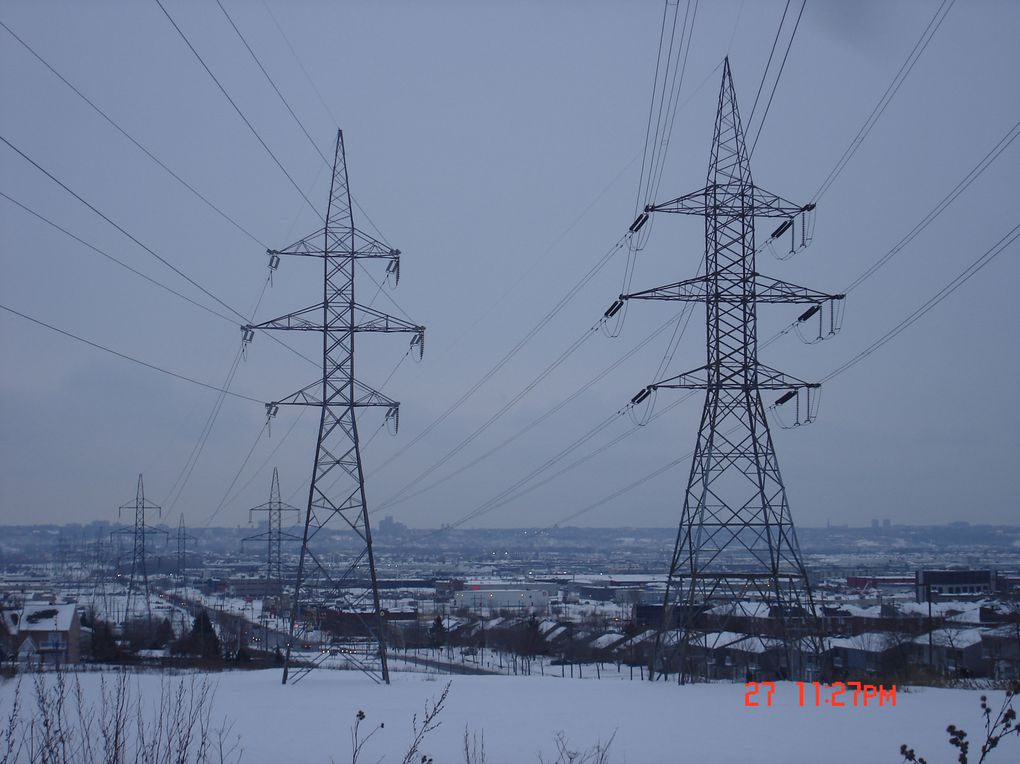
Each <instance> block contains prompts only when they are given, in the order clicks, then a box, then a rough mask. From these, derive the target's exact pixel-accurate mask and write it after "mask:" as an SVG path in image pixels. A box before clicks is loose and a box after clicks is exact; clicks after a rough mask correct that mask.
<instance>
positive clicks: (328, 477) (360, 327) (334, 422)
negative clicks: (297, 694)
mask: <svg viewBox="0 0 1020 764" xmlns="http://www.w3.org/2000/svg"><path fill="white" fill-rule="evenodd" d="M269 255H270V256H271V257H272V258H278V257H279V256H281V255H292V256H297V257H318V258H322V262H323V296H322V301H321V302H319V303H317V304H315V305H312V306H310V307H308V308H304V309H302V310H298V311H295V312H294V313H290V314H288V315H285V316H280V317H278V318H274V319H272V320H270V321H266V322H263V323H261V324H257V325H254V326H248V327H244V332H245V337H246V338H250V337H251V336H252V332H253V330H254V329H280V330H289V331H312V332H320V333H321V334H322V377H321V379H319V380H316V381H315V382H313V383H312V384H310V385H308V386H306V387H304V388H302V389H301V390H299V391H298V392H296V393H294V394H293V395H290V396H288V397H286V398H284V399H282V400H280V401H277V402H275V403H272V404H269V407H268V408H269V410H270V413H271V414H272V413H273V412H275V411H276V407H277V406H280V405H297V406H315V407H317V408H319V410H320V412H321V415H320V420H319V435H318V440H317V445H316V451H315V466H314V469H313V473H312V480H311V485H310V487H309V492H308V504H307V508H306V512H305V524H304V534H303V538H302V544H301V554H300V556H299V558H298V569H297V575H296V580H295V587H294V600H293V603H292V609H291V624H290V638H289V640H288V644H287V654H286V662H285V665H284V673H283V681H284V682H286V681H287V677H288V673H289V672H290V668H291V667H290V660H291V648H292V646H293V643H294V639H295V634H298V635H299V636H301V635H302V633H303V632H304V631H306V630H307V629H308V628H311V627H315V628H319V630H320V631H321V630H322V629H323V628H325V625H324V623H323V621H324V619H325V620H328V618H329V616H330V614H332V615H333V616H335V617H336V618H338V620H339V622H340V623H341V624H343V623H347V624H349V623H350V622H351V621H352V619H353V620H354V621H356V622H358V623H360V624H361V626H360V627H359V628H358V629H354V630H355V631H359V632H360V633H359V634H358V635H351V634H350V632H351V631H352V629H350V628H349V627H348V628H346V629H343V628H341V629H339V630H340V631H341V632H343V631H346V633H345V634H344V635H343V636H353V637H354V638H355V639H358V638H361V639H365V638H367V639H369V640H370V642H371V643H373V644H374V647H373V648H371V649H362V650H361V651H358V650H353V651H348V650H347V649H345V650H344V655H345V658H346V659H347V660H348V661H349V662H350V663H352V664H354V665H357V666H358V667H359V668H362V669H363V670H364V671H365V672H366V673H368V674H370V675H372V676H374V677H377V678H379V679H381V680H383V681H386V682H388V681H389V670H388V667H387V661H386V641H385V628H384V626H385V625H384V618H383V612H382V608H381V605H380V599H379V585H378V579H377V575H376V567H375V556H374V553H373V551H372V530H371V524H370V523H369V515H368V502H367V500H366V497H365V474H364V469H363V466H362V460H361V446H360V444H359V440H358V421H357V417H356V415H355V413H356V411H357V410H358V409H359V408H364V407H382V408H385V409H386V415H387V417H389V418H391V419H393V420H396V418H397V413H398V410H399V404H398V403H397V402H396V401H394V400H391V399H390V398H388V397H387V396H385V395H383V394H382V393H381V392H379V391H377V390H374V389H372V388H371V387H369V386H368V385H366V384H364V383H363V382H360V381H358V380H356V379H355V377H354V345H355V342H354V338H355V335H356V334H358V333H359V332H410V333H412V334H414V337H413V338H412V344H413V345H417V346H418V347H419V349H420V348H421V347H422V346H423V345H424V342H423V338H424V332H425V327H423V326H417V325H414V324H411V323H409V322H406V321H402V320H401V319H398V318H394V317H393V316H388V315H386V314H384V313H381V312H379V311H377V310H374V309H372V308H369V307H366V306H363V305H359V304H358V303H357V302H356V300H355V292H354V271H355V267H356V265H357V262H358V261H359V260H363V259H367V260H382V261H385V262H386V263H387V268H386V271H387V274H390V275H394V276H396V277H399V272H400V265H399V263H400V250H396V249H392V248H391V247H389V246H387V245H385V244H384V243H382V242H380V241H378V240H376V239H374V238H372V237H371V236H369V235H368V234H366V233H363V232H362V231H359V230H358V229H357V228H355V227H354V219H353V215H352V211H351V196H350V189H349V186H348V178H347V162H346V157H345V154H344V140H343V131H338V132H337V140H336V154H335V159H334V163H333V179H332V183H331V185H330V192H329V206H328V208H327V211H326V218H325V225H324V226H323V227H322V228H320V229H319V230H318V231H316V232H314V233H312V234H310V235H309V236H306V237H305V238H303V239H301V240H300V241H297V242H295V243H294V244H291V245H290V246H288V247H285V248H284V249H281V250H271V251H270V252H269ZM327 526H332V527H333V528H340V529H344V530H347V531H350V532H352V533H353V535H354V537H355V538H356V540H357V550H356V551H354V552H352V553H351V554H349V555H345V556H344V559H342V560H336V559H331V558H335V557H336V556H335V555H331V554H327V553H326V550H325V548H324V545H322V544H319V545H316V543H315V542H316V536H317V535H318V534H319V533H320V531H322V530H323V529H324V528H326V527H327ZM321 654H322V655H326V654H328V653H327V652H323V653H321ZM298 675H300V674H298Z"/></svg>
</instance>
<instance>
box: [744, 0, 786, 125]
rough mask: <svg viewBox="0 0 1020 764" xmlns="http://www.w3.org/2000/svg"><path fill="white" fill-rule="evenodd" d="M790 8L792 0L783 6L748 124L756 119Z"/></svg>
mask: <svg viewBox="0 0 1020 764" xmlns="http://www.w3.org/2000/svg"><path fill="white" fill-rule="evenodd" d="M789 10H790V0H786V5H785V6H783V15H782V17H781V18H780V19H779V26H778V27H777V28H776V36H775V39H773V40H772V50H770V51H769V60H768V61H766V62H765V69H764V70H763V71H762V73H761V82H759V83H758V92H757V93H755V94H754V104H753V105H752V106H751V113H750V114H748V115H747V124H748V125H750V124H751V122H752V121H753V120H754V113H755V112H756V111H758V99H760V98H761V91H762V90H764V88H765V80H766V79H767V78H768V75H769V69H770V68H771V67H772V57H773V56H774V55H775V54H776V47H777V46H778V45H779V37H780V35H781V34H782V32H783V25H784V24H785V23H786V14H787V13H788V12H789Z"/></svg>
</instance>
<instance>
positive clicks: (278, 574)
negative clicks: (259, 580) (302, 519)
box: [242, 467, 301, 597]
mask: <svg viewBox="0 0 1020 764" xmlns="http://www.w3.org/2000/svg"><path fill="white" fill-rule="evenodd" d="M300 511H301V510H300V509H298V508H297V507H293V506H291V505H290V504H287V503H285V502H284V501H283V500H282V499H281V498H280V473H279V471H278V470H277V468H276V467H273V482H272V483H271V484H270V486H269V501H267V502H266V503H264V504H259V505H258V506H257V507H252V508H251V509H249V510H248V515H249V517H251V516H252V515H254V514H255V513H256V512H265V513H266V517H267V528H266V530H265V531H264V532H262V533H257V534H255V535H254V536H248V537H247V538H246V539H244V541H265V542H266V589H267V590H268V591H269V592H270V593H271V594H272V595H273V596H276V597H280V596H282V595H283V540H284V539H285V538H286V539H293V540H294V541H298V540H299V539H298V537H297V536H293V535H291V534H289V533H284V532H283V513H284V512H300ZM242 543H244V542H242Z"/></svg>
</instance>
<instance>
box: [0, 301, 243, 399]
mask: <svg viewBox="0 0 1020 764" xmlns="http://www.w3.org/2000/svg"><path fill="white" fill-rule="evenodd" d="M0 309H2V310H6V311H7V312H8V313H13V314H14V315H16V316H20V317H21V318H23V319H25V320H26V321H31V322H32V323H33V324H38V325H39V326H42V327H45V328H46V329H49V330H50V331H53V332H56V333H57V334H62V335H64V336H65V337H70V338H71V339H72V340H77V341H78V342H82V343H84V344H86V345H89V346H90V347H93V348H95V349H96V350H102V351H103V352H106V353H110V354H111V355H115V356H117V357H118V358H123V359H124V360H125V361H131V363H136V364H138V365H139V366H144V367H145V368H147V369H152V370H153V371H158V372H160V373H162V374H167V375H169V376H171V377H174V378H175V379H180V380H183V381H185V382H190V383H191V384H193V385H198V386H199V387H204V388H206V389H207V390H215V391H217V392H220V393H224V394H225V395H230V396H232V397H234V398H240V399H241V400H245V401H251V402H252V403H263V401H260V400H259V399H258V398H252V397H251V396H248V395H242V394H241V393H234V392H231V391H229V390H224V389H223V388H222V387H217V386H216V385H210V384H209V383H207V382H201V381H199V380H197V379H193V378H191V377H188V376H185V375H184V374H178V373H177V372H175V371H170V370H169V369H165V368H163V367H162V366H156V365H154V364H151V363H147V362H146V361H141V360H139V359H137V358H134V357H133V356H129V355H127V354H126V353H121V352H119V351H117V350H113V349H112V348H109V347H107V346H105V345H100V344H99V343H98V342H93V341H92V340H87V339H85V338H84V337H80V336H78V335H77V334H73V333H72V332H69V331H66V330H64V329H60V328H58V327H56V326H53V324H48V323H46V322H45V321H41V320H39V319H38V318H32V316H29V315H27V314H25V313H22V312H20V311H17V310H15V309H14V308H11V307H8V306H7V305H2V304H0Z"/></svg>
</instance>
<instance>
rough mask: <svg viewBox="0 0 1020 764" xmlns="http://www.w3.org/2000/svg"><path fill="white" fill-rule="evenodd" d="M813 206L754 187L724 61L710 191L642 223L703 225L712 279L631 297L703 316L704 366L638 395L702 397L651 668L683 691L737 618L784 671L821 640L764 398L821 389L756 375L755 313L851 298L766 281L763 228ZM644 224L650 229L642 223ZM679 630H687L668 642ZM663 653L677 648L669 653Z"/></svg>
mask: <svg viewBox="0 0 1020 764" xmlns="http://www.w3.org/2000/svg"><path fill="white" fill-rule="evenodd" d="M813 208H814V205H797V204H793V203H792V202H789V201H787V200H785V199H783V198H782V197H779V196H776V195H775V194H771V193H769V192H767V191H764V190H763V189H761V188H759V187H757V186H755V185H754V182H753V180H752V178H751V169H750V165H749V161H748V155H747V148H746V146H745V144H744V134H743V128H742V126H741V122H740V115H739V112H738V110H737V100H736V94H735V92H734V89H733V80H732V77H731V73H730V66H729V61H728V60H727V61H726V62H725V65H724V67H723V78H722V87H721V90H720V93H719V105H718V112H717V114H716V121H715V134H714V139H713V142H712V156H711V161H710V163H709V170H708V182H707V185H706V186H705V187H704V188H702V189H701V190H699V191H696V192H694V193H692V194H687V195H686V196H681V197H679V198H677V199H673V200H671V201H668V202H664V203H662V204H652V205H649V206H648V207H646V208H645V215H647V214H649V213H653V212H673V213H678V214H684V215H698V216H701V217H704V219H705V269H704V272H705V274H706V275H705V276H703V277H700V278H695V279H689V280H687V281H680V282H677V283H673V284H669V285H666V286H662V287H658V288H655V289H649V290H645V291H641V292H635V293H633V294H629V295H621V299H640V300H675V301H698V302H703V303H705V309H706V348H707V363H706V364H705V365H704V366H702V367H700V368H698V369H694V370H692V371H689V372H686V373H684V374H680V375H678V376H676V377H673V378H670V379H666V380H662V381H660V382H656V383H654V384H653V385H650V386H649V387H648V388H646V389H645V391H643V393H642V394H639V396H635V400H638V399H640V398H641V397H647V396H648V394H650V391H651V390H653V389H658V388H686V389H702V390H705V406H704V410H703V413H702V416H701V424H700V426H699V429H698V438H697V445H696V447H695V451H694V457H693V462H692V464H691V471H690V477H689V480H688V485H687V490H686V492H685V494H684V505H683V513H682V515H681V520H680V527H679V531H678V534H677V540H676V546H675V549H674V553H673V557H672V562H671V564H670V572H669V579H668V585H667V592H666V597H665V601H664V606H665V607H664V622H663V624H664V625H663V629H661V630H660V631H659V635H658V637H657V639H656V646H655V651H654V654H653V658H652V663H653V672H652V675H653V677H654V675H655V673H656V671H661V670H663V669H664V668H665V669H666V670H668V668H669V667H670V665H671V664H670V661H673V660H675V661H677V663H676V670H677V671H678V672H679V675H680V677H681V680H683V678H684V677H685V676H690V675H691V674H692V673H694V672H695V671H696V668H694V666H693V665H692V660H693V659H692V658H691V657H690V655H691V654H692V651H691V648H692V646H697V645H699V644H703V643H704V640H706V639H707V635H708V632H709V631H712V630H714V631H719V630H720V624H721V623H722V622H723V621H724V620H727V619H728V620H729V621H730V622H731V623H733V624H737V625H736V626H733V627H731V628H736V629H740V630H742V631H743V632H744V633H747V632H748V631H755V632H756V633H755V634H754V635H753V636H755V637H757V638H758V639H760V640H761V641H762V643H765V642H766V641H767V642H768V643H769V644H770V645H772V646H774V645H775V644H776V643H777V642H780V643H781V644H782V651H783V653H784V655H783V658H782V659H783V660H785V667H783V668H784V669H785V670H786V671H788V672H790V673H800V672H801V671H802V666H803V661H802V657H803V656H802V654H801V651H800V647H801V646H802V644H803V638H805V637H809V636H810V635H811V633H812V631H813V624H814V616H813V604H812V599H811V591H810V587H809V585H808V579H807V574H806V572H805V569H804V564H803V562H802V559H801V554H800V548H799V545H798V542H797V536H796V533H795V531H794V527H793V521H792V518H791V516H790V508H789V504H788V502H787V497H786V488H785V487H784V485H783V479H782V476H781V474H780V471H779V463H778V461H777V459H776V453H775V448H774V446H773V443H772V436H771V434H770V432H769V424H768V421H767V419H766V417H765V409H764V407H763V405H762V399H761V393H760V391H761V390H787V391H789V393H788V394H790V395H793V394H797V392H798V391H800V390H803V389H810V388H816V387H818V385H817V384H813V383H808V382H803V381H801V380H799V379H797V378H795V377H792V376H790V375H787V374H784V373H782V372H780V371H777V370H775V369H772V368H769V367H767V366H765V365H764V364H759V362H758V318H757V306H758V303H801V304H811V305H821V304H823V303H826V302H830V301H833V300H839V299H842V297H843V296H842V295H830V294H825V293H822V292H816V291H814V290H811V289H805V288H804V287H799V286H796V285H793V284H789V283H787V282H784V281H780V280H778V279H774V278H769V277H765V276H762V275H760V274H759V273H758V272H757V270H756V263H755V256H756V246H755V218H759V217H771V218H784V219H785V220H787V221H792V220H794V219H795V218H796V217H797V216H800V215H802V214H805V213H807V212H809V211H810V210H812V209H813ZM645 219H647V218H645ZM639 225H643V220H642V219H641V218H639V219H638V221H635V226H639ZM781 228H782V229H783V230H786V229H787V228H789V226H788V225H784V226H782V227H781ZM763 615H764V616H768V617H766V618H763V617H762V616H763ZM674 619H675V620H674ZM674 623H675V624H676V625H678V626H679V630H678V631H677V632H673V631H672V627H673V625H674ZM763 623H765V624H768V625H765V626H763V625H762V624H763ZM667 648H675V649H673V650H670V651H668V652H669V653H670V654H669V655H667Z"/></svg>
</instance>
